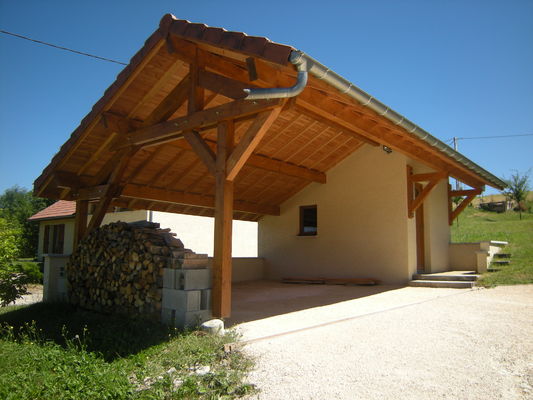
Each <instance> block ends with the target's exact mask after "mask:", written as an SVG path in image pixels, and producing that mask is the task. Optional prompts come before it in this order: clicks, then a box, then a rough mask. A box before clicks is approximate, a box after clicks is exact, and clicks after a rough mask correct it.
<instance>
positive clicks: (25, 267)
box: [12, 261, 43, 283]
mask: <svg viewBox="0 0 533 400" xmlns="http://www.w3.org/2000/svg"><path fill="white" fill-rule="evenodd" d="M12 269H13V271H14V272H19V273H21V274H24V275H26V277H27V282H28V283H43V273H42V272H41V270H40V268H39V263H37V262H34V261H13V263H12Z"/></svg>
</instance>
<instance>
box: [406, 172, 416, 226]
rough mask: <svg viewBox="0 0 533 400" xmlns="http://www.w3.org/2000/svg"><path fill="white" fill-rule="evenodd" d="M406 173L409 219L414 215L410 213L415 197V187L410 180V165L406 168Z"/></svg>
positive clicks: (411, 173)
mask: <svg viewBox="0 0 533 400" xmlns="http://www.w3.org/2000/svg"><path fill="white" fill-rule="evenodd" d="M406 172H407V179H406V182H407V215H408V216H409V218H413V217H414V213H413V212H411V210H412V209H413V201H414V196H415V185H414V182H413V181H412V180H411V176H412V175H413V167H411V166H410V165H407V166H406Z"/></svg>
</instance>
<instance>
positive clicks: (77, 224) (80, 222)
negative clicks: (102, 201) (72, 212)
mask: <svg viewBox="0 0 533 400" xmlns="http://www.w3.org/2000/svg"><path fill="white" fill-rule="evenodd" d="M88 211H89V202H88V201H87V200H79V201H76V216H75V219H74V244H73V245H74V246H73V247H74V249H73V250H75V249H76V247H77V246H78V243H79V241H80V240H81V239H82V238H83V237H84V236H85V231H86V230H87V214H88Z"/></svg>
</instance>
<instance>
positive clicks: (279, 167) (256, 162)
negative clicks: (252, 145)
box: [246, 154, 327, 183]
mask: <svg viewBox="0 0 533 400" xmlns="http://www.w3.org/2000/svg"><path fill="white" fill-rule="evenodd" d="M246 165H249V166H251V167H255V168H259V169H263V170H265V171H271V172H277V173H279V174H283V175H288V176H293V177H295V178H301V179H305V180H306V181H311V182H317V183H326V180H327V179H326V174H325V173H323V172H320V171H317V170H315V169H309V168H305V167H301V166H299V165H296V164H291V163H287V162H284V161H280V160H275V159H273V158H269V157H266V156H262V155H260V154H252V155H251V156H250V158H249V159H248V163H247V164H246Z"/></svg>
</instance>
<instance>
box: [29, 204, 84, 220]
mask: <svg viewBox="0 0 533 400" xmlns="http://www.w3.org/2000/svg"><path fill="white" fill-rule="evenodd" d="M74 214H76V202H75V201H67V200H59V201H56V202H55V203H54V204H52V205H51V206H48V207H46V208H45V209H44V210H41V211H39V212H38V213H37V214H35V215H32V216H31V217H30V218H28V220H29V221H40V220H43V219H58V218H69V217H73V216H74Z"/></svg>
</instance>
